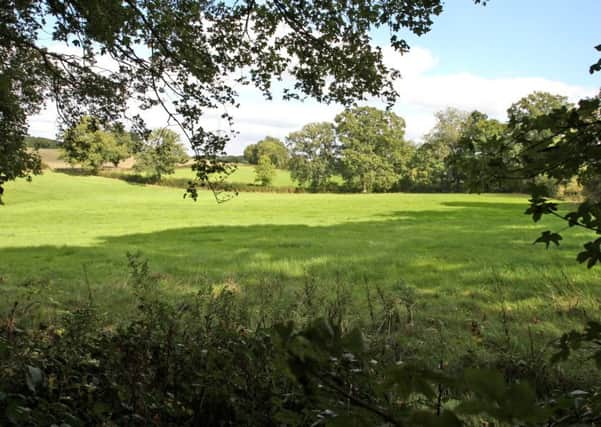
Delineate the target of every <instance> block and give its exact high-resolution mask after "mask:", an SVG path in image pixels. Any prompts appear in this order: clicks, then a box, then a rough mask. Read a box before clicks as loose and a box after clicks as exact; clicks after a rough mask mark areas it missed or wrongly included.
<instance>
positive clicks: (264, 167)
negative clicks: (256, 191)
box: [255, 156, 275, 186]
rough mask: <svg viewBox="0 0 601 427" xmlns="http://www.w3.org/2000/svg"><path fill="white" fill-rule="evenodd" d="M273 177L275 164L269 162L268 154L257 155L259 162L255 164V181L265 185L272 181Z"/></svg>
mask: <svg viewBox="0 0 601 427" xmlns="http://www.w3.org/2000/svg"><path fill="white" fill-rule="evenodd" d="M274 177H275V166H274V165H273V163H271V159H270V158H269V156H261V157H259V162H258V163H257V166H255V182H258V183H259V184H261V185H263V186H267V185H269V184H271V183H272V182H273V178H274Z"/></svg>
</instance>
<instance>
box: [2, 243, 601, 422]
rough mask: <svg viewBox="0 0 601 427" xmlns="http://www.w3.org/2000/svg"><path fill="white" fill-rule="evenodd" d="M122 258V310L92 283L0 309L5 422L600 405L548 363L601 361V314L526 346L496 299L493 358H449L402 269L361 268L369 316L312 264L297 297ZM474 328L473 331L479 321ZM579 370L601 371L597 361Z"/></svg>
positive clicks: (460, 418) (477, 412)
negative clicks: (44, 319)
mask: <svg viewBox="0 0 601 427" xmlns="http://www.w3.org/2000/svg"><path fill="white" fill-rule="evenodd" d="M128 261H129V269H130V277H129V281H128V285H129V286H130V287H131V288H132V291H133V292H132V294H133V298H134V299H135V302H136V311H135V313H132V320H130V321H127V322H123V323H120V324H114V323H113V322H111V319H110V318H107V315H106V314H104V313H103V312H102V311H101V310H100V309H99V308H98V307H97V306H96V304H95V302H94V296H93V293H92V292H89V295H88V297H87V299H86V300H85V301H83V302H82V303H81V304H80V305H79V306H76V307H73V308H72V309H71V310H70V311H69V312H67V313H65V314H64V315H62V316H61V318H60V319H59V320H58V321H57V322H55V324H39V325H36V326H35V327H27V328H21V321H22V319H25V318H26V317H27V316H28V313H29V312H30V311H32V310H36V309H38V308H39V306H40V305H44V304H45V296H44V290H43V284H31V289H32V290H31V292H29V293H28V294H27V296H26V297H25V298H24V300H23V301H17V302H15V304H14V305H13V307H12V309H11V310H9V312H8V313H5V315H4V316H3V320H2V322H1V323H0V424H2V425H19V426H46V425H56V426H87V425H103V426H112V425H131V426H135V425H145V426H146V425H173V426H181V425H189V426H197V425H257V426H269V425H311V426H318V425H341V426H353V425H407V426H434V425H437V426H458V425H473V426H482V425H548V426H559V425H575V424H579V423H580V424H584V423H588V424H587V425H594V423H596V422H597V423H598V422H599V421H600V420H601V417H600V416H599V414H600V413H601V398H600V394H599V389H598V388H596V387H595V386H594V385H590V386H587V387H581V388H577V385H575V384H571V383H570V382H569V381H566V380H565V379H563V378H561V376H560V375H558V374H557V372H559V371H558V370H557V369H555V367H556V366H557V364H558V363H560V362H561V361H563V360H566V359H567V358H568V357H570V355H571V354H572V353H573V352H574V351H578V352H580V353H583V354H585V355H586V357H590V358H592V359H593V361H594V362H595V363H596V366H597V368H599V367H601V325H600V324H599V323H596V322H594V321H590V322H589V323H588V325H587V326H586V328H585V330H584V331H583V332H578V331H573V332H571V333H568V334H565V335H564V336H563V337H562V338H561V339H560V340H558V341H555V342H552V343H549V346H548V348H544V349H543V348H536V347H535V346H534V344H533V341H532V342H531V343H530V349H529V352H528V354H520V353H519V352H518V349H519V348H521V347H520V346H518V345H515V344H516V343H514V340H515V337H513V336H512V332H511V324H510V315H509V314H508V313H507V312H506V311H505V309H503V311H502V315H501V318H500V320H499V321H501V322H505V323H506V325H504V328H503V330H504V331H505V332H504V335H503V336H502V337H499V338H498V340H496V341H495V343H491V344H490V349H491V351H494V355H495V357H494V358H493V359H494V362H493V363H489V362H486V363H483V362H482V361H479V360H478V359H475V358H474V357H473V355H470V354H469V352H468V353H466V354H465V355H464V357H462V358H461V360H462V363H461V364H459V365H457V364H456V365H453V366H451V365H449V363H448V355H449V352H450V351H452V348H450V346H449V344H448V342H447V337H446V334H445V327H444V324H443V323H442V322H436V321H434V320H431V321H428V322H425V321H424V320H423V319H420V318H419V316H418V315H417V313H416V307H417V305H416V298H417V296H416V293H415V292H414V290H413V289H412V288H411V287H409V286H407V285H406V284H405V283H403V282H402V281H399V282H398V284H397V285H396V286H395V287H393V288H391V289H389V290H387V291H384V290H382V289H381V288H379V287H377V286H371V285H370V283H369V282H368V281H367V280H366V281H365V295H366V300H367V302H368V309H369V320H368V321H365V322H357V321H354V320H352V319H353V317H352V316H351V313H350V307H351V305H350V303H349V301H350V295H349V293H348V291H347V290H346V288H345V287H344V283H343V282H342V280H339V281H337V282H336V283H335V284H334V287H335V289H334V290H333V292H331V293H330V295H331V296H330V297H327V298H323V297H322V296H320V295H319V293H318V289H317V287H316V286H315V281H314V279H313V278H312V277H311V276H310V275H308V276H307V277H306V280H305V284H304V286H303V288H302V289H300V290H299V291H298V294H297V298H296V300H295V303H294V304H292V305H289V304H288V305H285V304H283V303H281V298H280V297H279V291H278V287H277V284H275V283H270V282H265V283H262V284H260V285H259V286H258V287H257V289H256V290H255V292H254V293H253V294H252V295H251V294H249V293H247V292H243V291H242V290H241V288H240V286H238V284H237V283H235V282H234V281H229V282H226V283H225V284H223V285H222V286H220V287H214V286H211V285H205V286H201V287H200V289H199V290H198V291H197V292H196V293H195V294H193V295H188V296H186V297H185V298H182V299H181V300H178V301H175V302H172V300H170V299H166V298H164V295H163V290H162V289H161V284H160V280H159V278H158V277H157V275H154V274H153V273H152V272H151V269H150V267H149V265H148V262H147V261H146V260H145V259H144V258H143V257H142V256H141V255H140V254H128ZM167 301H170V302H167ZM574 304H575V305H576V302H575V303H574ZM421 322H424V323H426V324H425V325H421V324H420V323H421ZM473 328H474V331H473V333H474V334H475V335H477V334H478V330H477V329H478V325H474V326H473ZM426 329H430V330H431V332H432V333H434V334H435V335H436V337H437V342H438V344H437V346H436V347H435V348H433V349H432V353H433V358H432V360H435V361H436V362H435V363H431V362H430V361H425V360H419V359H416V358H412V357H411V352H410V351H408V350H407V348H405V343H406V337H407V336H409V335H412V334H421V333H423V331H425V330H426ZM494 346H496V349H494ZM525 347H529V346H528V345H526V346H525ZM549 349H550V350H551V351H550V352H549V351H547V350H549ZM550 354H552V357H549V355H550ZM590 375H591V377H596V376H597V377H598V375H599V371H598V370H596V368H595V367H594V366H593V365H591V371H590ZM592 384H594V382H593V383H592Z"/></svg>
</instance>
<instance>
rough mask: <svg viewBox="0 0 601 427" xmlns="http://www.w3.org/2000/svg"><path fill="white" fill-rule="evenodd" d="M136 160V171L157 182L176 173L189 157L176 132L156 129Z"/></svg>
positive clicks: (143, 145)
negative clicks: (146, 174) (178, 167)
mask: <svg viewBox="0 0 601 427" xmlns="http://www.w3.org/2000/svg"><path fill="white" fill-rule="evenodd" d="M135 159H136V163H135V164H134V169H135V170H137V171H139V172H146V173H148V174H149V175H150V176H151V177H152V178H153V179H154V180H155V181H160V180H161V177H162V176H163V175H169V174H172V173H173V172H175V167H176V166H177V165H180V164H183V163H185V162H186V161H187V160H188V159H189V156H188V154H187V153H186V150H185V148H184V147H183V146H182V145H181V144H180V138H179V135H178V134H177V133H176V132H174V131H172V130H170V129H155V130H153V131H152V132H151V133H150V136H149V137H148V139H147V140H146V141H144V142H143V144H142V146H141V147H140V151H139V152H138V154H136V156H135Z"/></svg>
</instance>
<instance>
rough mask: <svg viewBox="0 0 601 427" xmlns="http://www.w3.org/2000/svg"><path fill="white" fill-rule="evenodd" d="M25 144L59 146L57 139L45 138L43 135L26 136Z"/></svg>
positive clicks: (43, 146) (38, 146)
mask: <svg viewBox="0 0 601 427" xmlns="http://www.w3.org/2000/svg"><path fill="white" fill-rule="evenodd" d="M25 145H26V146H27V147H29V148H36V149H37V148H58V147H59V143H58V141H57V140H55V139H50V138H43V137H41V136H26V137H25Z"/></svg>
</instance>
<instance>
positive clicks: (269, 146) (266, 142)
mask: <svg viewBox="0 0 601 427" xmlns="http://www.w3.org/2000/svg"><path fill="white" fill-rule="evenodd" d="M261 156H268V157H269V159H270V160H271V163H273V165H274V166H275V167H276V168H278V169H285V168H286V167H287V166H288V160H289V159H290V153H288V149H287V148H286V146H285V145H284V143H283V142H282V141H280V140H279V139H277V138H274V137H272V136H266V137H265V138H263V139H262V140H260V141H259V142H257V143H256V144H251V145H249V146H248V147H246V148H245V149H244V158H245V159H246V160H247V161H248V163H250V164H252V165H256V164H257V163H259V159H260V158H261Z"/></svg>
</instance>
